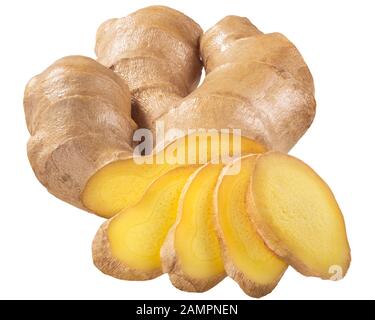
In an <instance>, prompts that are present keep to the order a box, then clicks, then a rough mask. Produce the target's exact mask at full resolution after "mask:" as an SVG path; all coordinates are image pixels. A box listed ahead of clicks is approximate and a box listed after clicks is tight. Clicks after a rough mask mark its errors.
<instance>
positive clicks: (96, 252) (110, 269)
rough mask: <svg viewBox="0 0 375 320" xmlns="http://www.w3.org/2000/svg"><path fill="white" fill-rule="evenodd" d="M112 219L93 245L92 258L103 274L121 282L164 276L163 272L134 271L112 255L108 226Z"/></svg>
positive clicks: (100, 229)
mask: <svg viewBox="0 0 375 320" xmlns="http://www.w3.org/2000/svg"><path fill="white" fill-rule="evenodd" d="M110 223H111V219H110V220H107V221H106V222H104V223H103V224H102V226H101V227H100V228H99V230H98V232H97V233H96V235H95V238H94V240H93V243H92V257H93V262H94V265H95V266H96V267H97V268H98V269H99V270H100V271H102V272H103V273H105V274H107V275H110V276H112V277H114V278H117V279H121V280H150V279H154V278H156V277H158V276H160V275H161V274H162V271H161V270H158V269H156V270H155V271H153V272H147V273H145V272H142V271H140V270H138V269H133V268H131V267H129V266H128V265H126V264H125V263H123V262H122V261H119V260H118V259H116V258H115V257H114V256H113V255H112V254H111V248H110V242H109V239H108V226H109V224H110Z"/></svg>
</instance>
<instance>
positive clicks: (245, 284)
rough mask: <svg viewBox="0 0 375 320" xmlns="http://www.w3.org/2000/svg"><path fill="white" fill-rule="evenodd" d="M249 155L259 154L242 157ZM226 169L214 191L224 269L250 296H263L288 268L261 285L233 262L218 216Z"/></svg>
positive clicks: (217, 230) (216, 222) (275, 284)
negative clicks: (268, 282) (220, 188)
mask: <svg viewBox="0 0 375 320" xmlns="http://www.w3.org/2000/svg"><path fill="white" fill-rule="evenodd" d="M247 157H257V155H248V156H244V157H242V158H241V159H243V158H247ZM235 161H240V159H237V160H235ZM226 170H227V167H224V169H223V170H222V172H221V174H220V176H219V179H218V181H217V184H216V187H215V192H214V212H215V219H214V222H215V224H214V226H215V230H216V233H217V234H218V239H219V244H220V249H221V254H222V257H223V262H224V269H225V272H226V274H227V275H228V276H229V277H230V278H232V279H233V280H234V281H235V282H237V284H238V285H239V286H240V288H241V289H242V290H243V292H245V293H246V294H247V295H248V296H250V297H253V298H261V297H263V296H265V295H267V294H269V293H271V292H272V291H273V289H275V287H276V286H277V284H278V283H279V281H280V280H281V278H282V276H283V275H284V273H285V271H286V269H287V268H285V271H284V273H282V274H280V277H279V278H278V279H276V281H275V282H274V283H270V284H269V285H260V284H258V283H255V282H253V281H251V280H250V279H249V278H247V277H246V276H245V275H244V273H243V272H242V271H241V270H239V269H238V267H237V266H236V265H235V264H234V263H233V261H232V259H231V258H230V255H229V253H228V249H227V246H226V244H225V241H224V234H223V232H222V230H221V227H220V225H219V217H218V189H219V186H220V184H221V181H222V180H223V178H224V177H225V175H226Z"/></svg>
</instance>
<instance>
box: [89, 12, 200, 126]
mask: <svg viewBox="0 0 375 320" xmlns="http://www.w3.org/2000/svg"><path fill="white" fill-rule="evenodd" d="M119 30H120V31H121V32H119ZM201 35H202V29H201V27H200V26H199V25H198V24H197V23H195V22H194V21H193V20H192V19H190V18H189V17H187V16H186V15H184V14H183V13H181V12H179V11H177V10H174V9H171V8H168V7H164V6H150V7H146V8H143V9H140V10H138V11H135V12H134V13H132V14H130V15H128V16H126V17H124V18H120V19H111V20H108V21H106V22H104V23H103V24H102V25H101V26H100V27H99V29H98V31H97V37H96V47H95V51H96V54H97V56H98V60H99V61H100V62H101V63H102V64H104V65H105V66H107V67H109V68H111V69H113V70H114V71H115V72H116V73H118V74H119V75H120V76H121V77H122V78H123V79H125V80H126V81H127V83H128V84H129V87H130V91H131V94H132V97H133V101H132V102H133V118H134V119H135V121H136V122H137V123H138V125H139V126H140V127H145V128H151V127H153V125H154V122H155V121H156V120H157V119H158V118H159V117H160V116H161V115H162V114H164V113H165V112H167V111H168V110H169V109H170V108H171V107H173V106H175V105H177V104H178V102H179V101H180V100H181V98H182V97H184V96H186V95H188V94H189V93H190V92H191V91H193V90H194V89H195V88H196V86H197V85H198V83H199V79H200V75H201V69H202V65H201V61H200V58H199V38H200V36H201ZM160 43H162V44H163V45H162V46H161V45H160Z"/></svg>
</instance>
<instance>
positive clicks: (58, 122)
mask: <svg viewBox="0 0 375 320" xmlns="http://www.w3.org/2000/svg"><path fill="white" fill-rule="evenodd" d="M24 108H25V115H26V122H27V125H28V129H29V131H30V134H31V137H30V140H29V142H28V157H29V160H30V163H31V166H32V168H33V170H34V173H35V175H36V176H37V178H38V179H39V181H40V182H41V183H42V184H43V185H44V186H45V187H46V188H47V189H48V191H49V192H50V193H52V194H53V195H55V196H56V197H58V198H60V199H62V200H64V201H66V202H69V203H71V204H73V205H75V206H77V207H79V208H82V209H85V210H87V209H86V208H84V206H83V204H82V202H81V199H80V195H81V192H82V191H83V189H84V187H85V185H86V182H87V181H88V179H89V178H90V177H91V176H92V175H93V174H94V173H95V172H96V171H97V170H98V169H100V168H101V167H103V166H104V165H106V164H108V163H110V162H113V161H116V160H120V159H127V158H129V157H131V155H132V147H131V141H132V133H133V130H134V129H135V128H136V125H135V123H134V122H133V120H132V119H131V117H130V93H129V91H128V88H127V86H126V84H125V83H124V82H123V80H122V79H121V78H119V77H118V76H117V75H115V74H114V73H113V72H111V71H110V70H108V69H106V68H105V67H103V66H102V65H100V64H99V63H97V62H96V61H95V60H92V59H90V58H87V57H82V56H70V57H65V58H62V59H60V60H58V61H56V62H55V63H54V64H52V65H51V66H50V67H49V68H47V69H46V70H45V71H44V72H42V73H41V74H39V75H38V76H36V77H34V78H32V79H31V80H30V82H29V83H28V85H27V86H26V90H25V97H24ZM109 133H110V134H109Z"/></svg>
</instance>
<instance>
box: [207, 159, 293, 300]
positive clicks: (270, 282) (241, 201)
mask: <svg viewBox="0 0 375 320" xmlns="http://www.w3.org/2000/svg"><path fill="white" fill-rule="evenodd" d="M256 159H257V156H256V155H248V156H244V157H242V158H239V159H236V160H235V161H233V162H232V163H230V164H228V165H227V166H226V167H225V168H224V169H223V170H222V172H221V174H220V177H219V179H218V181H217V184H216V188H215V193H214V209H215V210H214V211H215V223H216V228H217V232H218V238H219V240H220V245H221V252H222V257H223V261H224V266H225V271H226V273H227V275H228V276H230V277H231V278H233V279H234V280H235V281H236V282H237V283H238V284H239V285H240V287H241V288H242V289H243V291H244V292H246V294H248V295H249V296H252V297H261V296H264V295H266V294H268V293H269V292H271V291H272V290H273V289H274V287H275V286H276V285H277V283H278V282H279V280H280V278H281V277H282V275H283V274H284V272H285V270H286V268H287V264H286V263H285V262H284V261H283V260H281V259H280V258H278V257H277V256H276V255H275V254H274V253H273V252H272V251H271V250H270V249H269V248H268V247H267V246H266V245H265V244H264V242H263V239H262V238H261V237H260V236H259V235H258V233H257V231H256V229H255V227H254V225H253V223H252V222H251V220H250V219H249V215H248V212H247V208H246V197H247V191H248V186H249V181H250V180H251V175H252V173H253V169H254V166H255V162H256ZM236 166H238V170H239V172H238V174H228V173H230V171H231V170H234V168H235V167H236Z"/></svg>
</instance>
